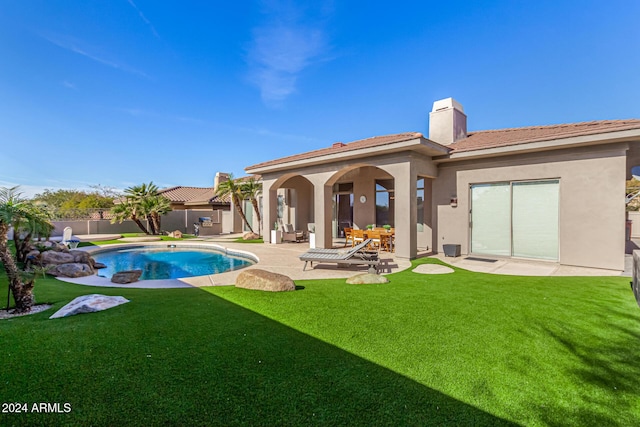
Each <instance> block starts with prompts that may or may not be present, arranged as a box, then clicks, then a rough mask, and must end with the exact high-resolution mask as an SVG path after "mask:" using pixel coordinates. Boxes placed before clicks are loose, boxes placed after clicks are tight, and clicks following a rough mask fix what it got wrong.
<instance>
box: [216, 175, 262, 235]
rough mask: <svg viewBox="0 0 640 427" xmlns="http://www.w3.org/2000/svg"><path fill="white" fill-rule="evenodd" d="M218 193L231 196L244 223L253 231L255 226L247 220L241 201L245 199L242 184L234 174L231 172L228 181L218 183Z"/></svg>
mask: <svg viewBox="0 0 640 427" xmlns="http://www.w3.org/2000/svg"><path fill="white" fill-rule="evenodd" d="M216 194H217V195H218V196H220V197H226V196H229V197H231V202H232V203H233V205H234V206H235V207H236V210H237V211H238V215H240V218H242V221H244V223H245V224H246V225H247V228H248V229H249V230H251V232H252V233H253V228H252V227H251V224H249V221H247V217H246V216H245V214H244V211H243V210H242V205H241V202H242V200H244V195H243V194H242V186H241V185H239V184H238V183H237V182H236V181H235V180H234V179H233V174H229V179H228V180H227V181H222V182H221V183H219V184H218V190H217V193H216Z"/></svg>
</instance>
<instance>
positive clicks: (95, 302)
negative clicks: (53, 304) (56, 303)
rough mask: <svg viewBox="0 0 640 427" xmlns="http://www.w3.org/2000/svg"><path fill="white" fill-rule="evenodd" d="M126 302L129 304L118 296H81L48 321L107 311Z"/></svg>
mask: <svg viewBox="0 0 640 427" xmlns="http://www.w3.org/2000/svg"><path fill="white" fill-rule="evenodd" d="M127 302H129V300H128V299H126V298H124V297H120V296H116V297H111V296H106V295H100V294H92V295H83V296H81V297H77V298H75V299H74V300H73V301H71V302H70V303H69V304H67V305H65V306H64V307H62V308H61V309H60V310H58V311H56V312H55V313H54V314H53V315H52V316H51V317H49V319H56V318H58V317H67V316H73V315H76V314H82V313H94V312H96V311H102V310H107V309H109V308H112V307H116V306H118V305H120V304H124V303H127Z"/></svg>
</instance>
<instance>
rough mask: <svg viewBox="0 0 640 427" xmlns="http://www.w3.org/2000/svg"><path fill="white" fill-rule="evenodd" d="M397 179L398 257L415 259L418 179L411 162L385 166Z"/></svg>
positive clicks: (396, 220)
mask: <svg viewBox="0 0 640 427" xmlns="http://www.w3.org/2000/svg"><path fill="white" fill-rule="evenodd" d="M385 169H386V170H388V171H389V172H390V173H391V175H393V178H394V179H395V198H396V201H395V229H396V237H395V239H396V240H395V245H396V246H395V249H396V254H395V255H396V256H397V257H398V258H408V259H414V258H415V257H416V256H417V254H418V239H417V227H416V224H417V219H418V204H417V199H416V191H417V187H416V181H417V179H418V174H417V173H416V171H415V168H414V166H413V164H412V163H411V162H405V163H402V164H397V165H393V166H389V167H387V168H385Z"/></svg>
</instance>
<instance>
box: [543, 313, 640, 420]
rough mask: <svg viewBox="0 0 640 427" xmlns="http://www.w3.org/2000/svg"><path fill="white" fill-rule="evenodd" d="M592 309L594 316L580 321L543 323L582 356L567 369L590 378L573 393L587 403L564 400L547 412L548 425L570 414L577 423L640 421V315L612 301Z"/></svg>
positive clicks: (550, 333) (582, 378) (583, 378)
mask: <svg viewBox="0 0 640 427" xmlns="http://www.w3.org/2000/svg"><path fill="white" fill-rule="evenodd" d="M590 315H591V316H592V318H591V319H590V321H589V322H587V323H582V324H580V325H578V324H572V325H561V324H555V325H553V324H551V325H546V326H541V325H539V326H538V327H539V328H540V329H541V330H542V331H544V333H546V334H547V335H548V336H549V337H551V338H553V339H554V340H555V341H556V342H557V343H558V344H560V345H561V346H562V347H563V348H564V349H565V350H566V351H568V352H569V353H571V355H572V356H573V360H574V361H576V362H577V363H575V364H574V365H572V366H565V367H563V369H564V370H565V371H566V373H567V375H568V376H575V377H577V378H578V379H579V381H581V382H583V383H586V384H588V386H587V387H582V388H581V389H580V391H579V392H578V394H577V395H574V396H570V397H571V398H574V399H579V400H580V401H582V402H584V403H587V404H582V405H579V406H578V407H572V408H571V409H568V408H566V407H560V405H558V406H557V407H556V408H555V410H554V411H548V412H546V413H545V414H542V419H543V420H544V421H545V422H546V423H547V424H548V425H561V424H564V423H565V421H566V420H569V419H570V420H573V421H575V424H576V425H598V426H603V425H620V426H628V425H639V423H640V412H639V411H638V406H637V402H638V401H640V385H639V383H638V378H640V359H639V358H638V355H640V332H639V331H638V329H637V325H638V320H639V319H638V316H637V315H633V314H631V312H630V311H629V310H628V309H621V308H615V307H612V306H611V304H608V305H601V306H599V310H598V312H597V313H596V314H590ZM613 319H616V320H617V321H614V320H613ZM634 323H635V326H636V328H635V329H634V328H632V325H634ZM596 325H597V326H596ZM603 330H604V331H606V333H607V335H606V336H605V335H603V334H602V331H603ZM594 331H596V332H594ZM595 334H599V335H597V336H596V335H595Z"/></svg>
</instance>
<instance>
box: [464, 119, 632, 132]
mask: <svg viewBox="0 0 640 427" xmlns="http://www.w3.org/2000/svg"><path fill="white" fill-rule="evenodd" d="M636 122H637V123H639V124H640V119H634V118H630V119H612V120H589V121H584V122H572V123H556V124H552V125H535V126H520V127H512V128H501V129H483V130H474V131H469V132H468V135H474V134H476V133H485V132H486V133H488V132H511V131H522V130H534V129H553V128H561V127H575V126H590V125H598V124H605V123H616V124H617V123H619V124H627V123H636Z"/></svg>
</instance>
